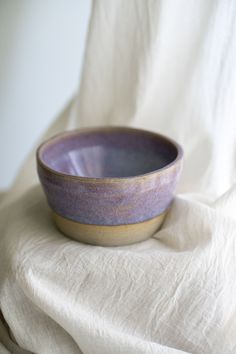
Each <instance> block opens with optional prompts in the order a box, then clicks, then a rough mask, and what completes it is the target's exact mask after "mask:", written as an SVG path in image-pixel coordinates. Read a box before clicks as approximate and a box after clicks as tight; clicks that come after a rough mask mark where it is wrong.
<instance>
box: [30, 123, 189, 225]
mask: <svg viewBox="0 0 236 354" xmlns="http://www.w3.org/2000/svg"><path fill="white" fill-rule="evenodd" d="M182 157H183V152H182V148H181V147H180V146H179V145H178V144H176V143H175V142H174V141H172V140H170V139H167V138H165V137H163V136H161V135H159V134H156V133H152V132H148V131H144V130H139V129H132V128H126V127H102V128H88V129H82V130H77V131H72V132H66V133H63V134H60V135H58V136H56V137H53V138H51V139H50V140H48V141H47V142H45V143H44V144H42V145H41V146H40V147H39V148H38V150H37V166H38V174H39V178H40V181H41V183H42V186H43V189H44V191H45V194H46V196H47V200H48V203H49V205H50V207H51V209H52V210H53V211H54V212H55V213H56V214H57V215H59V216H62V217H64V218H65V219H68V220H71V221H74V222H78V223H82V224H88V225H97V226H99V225H106V226H116V225H129V224H135V223H141V222H144V221H147V220H149V219H152V218H155V217H157V216H158V215H160V214H163V213H164V212H165V211H166V210H167V209H168V208H169V207H170V204H171V202H172V200H173V194H174V190H175V187H176V183H177V181H178V177H179V174H180V171H181V165H182Z"/></svg>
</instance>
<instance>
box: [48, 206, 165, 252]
mask: <svg viewBox="0 0 236 354" xmlns="http://www.w3.org/2000/svg"><path fill="white" fill-rule="evenodd" d="M166 213H167V212H164V213H162V214H160V215H158V216H156V217H155V218H152V219H149V220H147V221H143V222H140V223H136V224H128V225H115V226H105V225H89V224H82V223H79V222H75V221H72V220H69V219H66V218H64V217H62V216H60V215H58V214H56V213H55V212H52V215H53V219H54V221H55V223H56V225H57V227H58V228H59V230H60V231H62V232H63V233H64V234H65V235H67V236H69V237H71V238H73V239H75V240H77V241H80V242H84V243H89V244H92V245H98V246H122V245H129V244H132V243H136V242H140V241H143V240H146V239H148V238H149V237H151V236H152V235H153V234H154V233H155V232H156V231H157V230H158V229H159V228H160V226H161V224H162V222H163V220H164V218H165V216H166Z"/></svg>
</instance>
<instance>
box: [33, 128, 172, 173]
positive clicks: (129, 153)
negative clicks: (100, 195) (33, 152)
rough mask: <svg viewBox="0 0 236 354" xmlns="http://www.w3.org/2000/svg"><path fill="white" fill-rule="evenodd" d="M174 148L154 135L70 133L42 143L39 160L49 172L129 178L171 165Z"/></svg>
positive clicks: (107, 131)
mask: <svg viewBox="0 0 236 354" xmlns="http://www.w3.org/2000/svg"><path fill="white" fill-rule="evenodd" d="M177 154H178V150H177V147H176V146H175V145H174V143H172V142H171V141H169V140H168V139H165V138H163V137H161V136H159V135H157V134H154V133H151V132H145V131H141V130H140V131H139V130H132V129H128V128H127V129H126V128H125V129H118V128H117V129H115V128H114V129H112V128H110V129H104V130H102V129H101V130H99V129H97V130H87V131H81V132H79V131H78V132H71V133H67V134H64V135H61V136H58V137H55V138H52V139H51V140H50V141H48V142H47V143H45V144H44V145H42V146H41V148H40V149H39V158H40V160H41V161H42V162H43V163H44V164H45V165H47V166H48V167H50V168H51V169H53V170H55V171H57V172H61V173H64V174H68V175H74V176H83V177H95V178H105V177H111V178H112V177H131V176H138V175H142V174H146V173H149V172H153V171H155V170H158V169H160V168H163V167H164V166H166V165H168V164H170V163H171V162H173V161H174V160H175V159H176V157H177Z"/></svg>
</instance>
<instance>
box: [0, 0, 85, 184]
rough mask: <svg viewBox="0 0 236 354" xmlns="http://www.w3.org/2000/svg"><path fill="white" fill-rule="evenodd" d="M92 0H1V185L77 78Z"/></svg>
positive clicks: (8, 181)
mask: <svg viewBox="0 0 236 354" xmlns="http://www.w3.org/2000/svg"><path fill="white" fill-rule="evenodd" d="M90 6H91V3H90V0H50V1H38V0H9V1H8V0H7V1H6V0H0V189H5V188H8V187H9V186H10V184H11V183H12V181H13V179H14V176H15V175H16V173H17V170H18V168H19V167H20V165H21V163H22V162H23V160H24V159H25V158H26V156H27V154H28V153H29V151H30V149H31V148H32V146H34V144H35V142H36V141H37V139H38V138H39V136H40V135H41V134H42V133H43V131H44V130H45V129H46V128H47V127H48V125H49V124H50V123H51V122H52V120H53V119H54V118H55V116H56V114H57V113H58V112H59V111H60V109H61V108H62V107H63V106H64V104H65V103H66V101H67V100H68V99H69V98H70V97H71V96H72V94H73V93H74V92H75V90H76V89H77V86H78V83H79V76H80V69H81V64H82V55H83V50H84V44H85V36H86V31H87V24H88V19H89V14H90Z"/></svg>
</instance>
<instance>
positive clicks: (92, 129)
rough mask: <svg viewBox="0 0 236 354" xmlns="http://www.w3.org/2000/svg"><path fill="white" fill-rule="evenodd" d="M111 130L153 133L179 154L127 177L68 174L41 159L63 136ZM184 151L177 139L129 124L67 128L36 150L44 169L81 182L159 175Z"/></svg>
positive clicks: (121, 179)
mask: <svg viewBox="0 0 236 354" xmlns="http://www.w3.org/2000/svg"><path fill="white" fill-rule="evenodd" d="M109 131H121V132H122V131H123V132H125V131H127V132H129V133H144V134H147V135H152V136H154V137H156V138H158V139H161V140H163V141H165V142H168V143H169V144H171V145H173V146H174V147H175V148H176V150H177V155H176V158H175V159H174V160H173V161H171V162H170V163H168V164H167V165H165V166H163V167H161V168H158V169H156V170H154V171H150V172H147V173H143V174H139V175H135V176H126V177H86V176H77V175H72V174H66V173H63V172H59V171H56V170H54V169H53V168H51V167H49V166H48V165H47V164H46V163H44V162H43V160H42V159H41V156H40V153H41V150H42V149H43V148H45V147H46V146H47V145H49V144H50V143H53V142H55V141H57V140H60V139H61V138H64V137H66V136H71V135H72V136H73V135H79V134H80V133H81V134H83V133H87V132H88V133H89V132H94V133H96V132H109ZM183 155H184V152H183V148H182V146H181V145H180V144H179V143H177V142H176V141H175V140H173V139H171V138H169V137H167V136H165V135H162V134H159V133H156V132H152V131H150V130H146V129H140V128H133V127H129V126H114V125H113V126H94V127H87V128H79V129H73V130H67V131H64V132H61V133H58V134H55V135H53V136H51V137H50V138H49V139H46V140H45V141H43V142H42V143H41V144H40V145H39V146H38V148H37V150H36V160H37V164H38V165H40V166H41V167H42V168H43V169H45V170H47V171H48V172H51V173H52V174H54V175H57V176H59V177H62V178H64V179H75V180H78V181H81V182H98V183H99V182H121V181H133V180H135V179H140V178H146V177H149V176H151V175H159V174H161V173H163V172H165V171H166V170H168V169H170V168H172V167H173V166H176V164H177V162H178V161H181V160H182V158H183Z"/></svg>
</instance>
